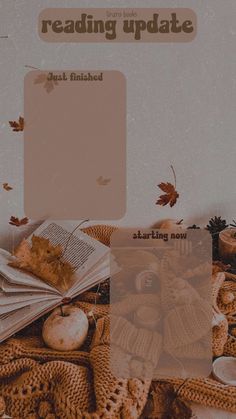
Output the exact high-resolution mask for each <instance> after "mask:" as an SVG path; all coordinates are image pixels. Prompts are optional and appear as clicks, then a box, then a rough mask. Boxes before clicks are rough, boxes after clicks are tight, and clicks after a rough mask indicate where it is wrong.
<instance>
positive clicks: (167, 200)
mask: <svg viewBox="0 0 236 419" xmlns="http://www.w3.org/2000/svg"><path fill="white" fill-rule="evenodd" d="M158 187H159V188H160V189H161V190H162V191H163V192H165V194H164V195H160V197H159V199H158V200H157V202H156V204H157V205H162V206H165V205H167V204H169V205H170V207H173V206H174V205H175V204H176V201H177V199H178V198H179V194H178V192H177V191H176V189H175V186H174V185H172V183H169V182H167V183H164V182H162V183H160V184H159V185H158Z"/></svg>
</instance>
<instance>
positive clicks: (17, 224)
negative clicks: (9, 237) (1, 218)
mask: <svg viewBox="0 0 236 419" xmlns="http://www.w3.org/2000/svg"><path fill="white" fill-rule="evenodd" d="M28 222H29V219H28V218H27V217H24V218H21V219H19V218H18V217H14V216H13V215H12V216H11V218H10V221H9V224H11V225H12V226H15V227H20V226H23V225H26V224H28Z"/></svg>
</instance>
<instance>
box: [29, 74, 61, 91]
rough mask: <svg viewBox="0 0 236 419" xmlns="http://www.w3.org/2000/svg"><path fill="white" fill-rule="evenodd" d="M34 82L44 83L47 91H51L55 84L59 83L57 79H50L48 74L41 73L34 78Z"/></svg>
mask: <svg viewBox="0 0 236 419" xmlns="http://www.w3.org/2000/svg"><path fill="white" fill-rule="evenodd" d="M34 84H43V87H44V89H45V90H46V92H47V93H51V91H52V90H53V89H54V87H55V86H57V85H58V82H57V81H56V80H48V74H47V73H43V74H39V75H38V76H37V77H36V79H35V80H34Z"/></svg>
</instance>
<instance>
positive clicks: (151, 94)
mask: <svg viewBox="0 0 236 419" xmlns="http://www.w3.org/2000/svg"><path fill="white" fill-rule="evenodd" d="M99 6H101V7H190V8H193V9H194V10H195V11H196V13H197V16H198V34H197V37H196V38H195V40H194V41H193V42H192V43H187V44H160V43H154V44H142V43H140V44H112V43H110V44H100V45H97V44H78V43H74V44H50V43H44V42H43V41H41V40H40V38H39V36H38V34H37V19H38V14H39V13H40V11H41V10H42V9H43V8H45V7H98V2H97V1H95V0H93V1H92V0H83V1H82V0H81V1H78V0H68V1H65V0H41V1H38V0H1V1H0V36H3V35H8V39H0V60H1V67H0V68H1V72H0V94H1V111H0V182H1V183H2V182H9V184H11V185H12V186H13V187H14V189H13V191H11V192H6V191H4V190H1V192H0V201H1V203H0V209H1V218H0V246H3V247H6V248H9V247H11V246H12V245H13V244H14V243H15V242H17V241H18V240H19V238H20V237H21V236H22V235H24V234H25V233H27V232H28V231H30V230H32V229H33V228H34V225H35V223H37V221H32V222H31V224H30V225H29V226H27V227H24V228H22V229H21V230H19V229H18V230H17V229H16V228H14V227H11V226H9V225H8V221H9V218H10V216H11V215H15V216H18V217H21V216H23V215H24V209H23V166H24V164H23V163H24V162H23V136H22V134H21V133H12V131H11V130H10V128H9V125H8V121H9V120H10V119H16V118H17V117H18V116H19V114H22V113H23V79H24V75H25V74H26V72H27V71H28V69H27V68H26V67H25V65H31V66H34V67H39V68H40V69H42V70H43V69H46V70H49V69H58V70H63V69H76V68H77V69H78V70H83V69H88V68H93V69H97V70H99V69H108V70H109V69H116V70H120V71H122V72H123V73H124V74H125V75H126V77H127V94H128V98H127V172H128V173H127V175H128V176H127V213H126V216H125V217H124V218H123V219H122V220H120V221H118V222H116V221H114V223H118V224H121V225H126V226H134V225H140V226H150V225H152V224H154V223H155V222H157V221H158V220H160V219H161V218H167V217H171V218H173V217H174V218H175V217H176V218H184V219H185V220H186V222H187V223H192V222H195V223H200V224H202V225H204V223H205V222H206V221H207V220H208V218H209V217H210V216H212V215H215V214H218V215H220V214H221V215H222V216H225V217H227V219H229V220H231V219H232V218H236V193H235V178H236V176H235V175H236V157H235V151H236V106H235V104H236V3H235V0H227V1H226V2H225V1H223V0H207V1H197V2H196V1H195V0H168V1H166V0H159V1H154V0H146V1H145V2H144V1H141V0H132V1H131V0H125V1H121V0H119V1H117V0H116V1H105V0H100V1H99ZM170 164H173V165H174V167H175V170H176V174H177V189H178V192H179V193H180V198H179V201H178V203H177V204H176V206H175V207H173V208H172V209H170V208H162V207H159V206H156V205H155V201H156V199H157V197H158V194H159V190H158V188H157V184H158V183H159V182H160V181H172V174H171V171H170V167H169V166H170ZM105 221H106V220H104V222H105Z"/></svg>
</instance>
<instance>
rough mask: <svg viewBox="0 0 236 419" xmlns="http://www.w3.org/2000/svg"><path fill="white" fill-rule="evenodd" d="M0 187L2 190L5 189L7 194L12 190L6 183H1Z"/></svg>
mask: <svg viewBox="0 0 236 419" xmlns="http://www.w3.org/2000/svg"><path fill="white" fill-rule="evenodd" d="M2 187H3V189H5V191H7V192H9V191H11V190H12V189H13V188H12V187H11V186H10V185H9V184H8V183H7V182H5V183H3V184H2Z"/></svg>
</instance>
